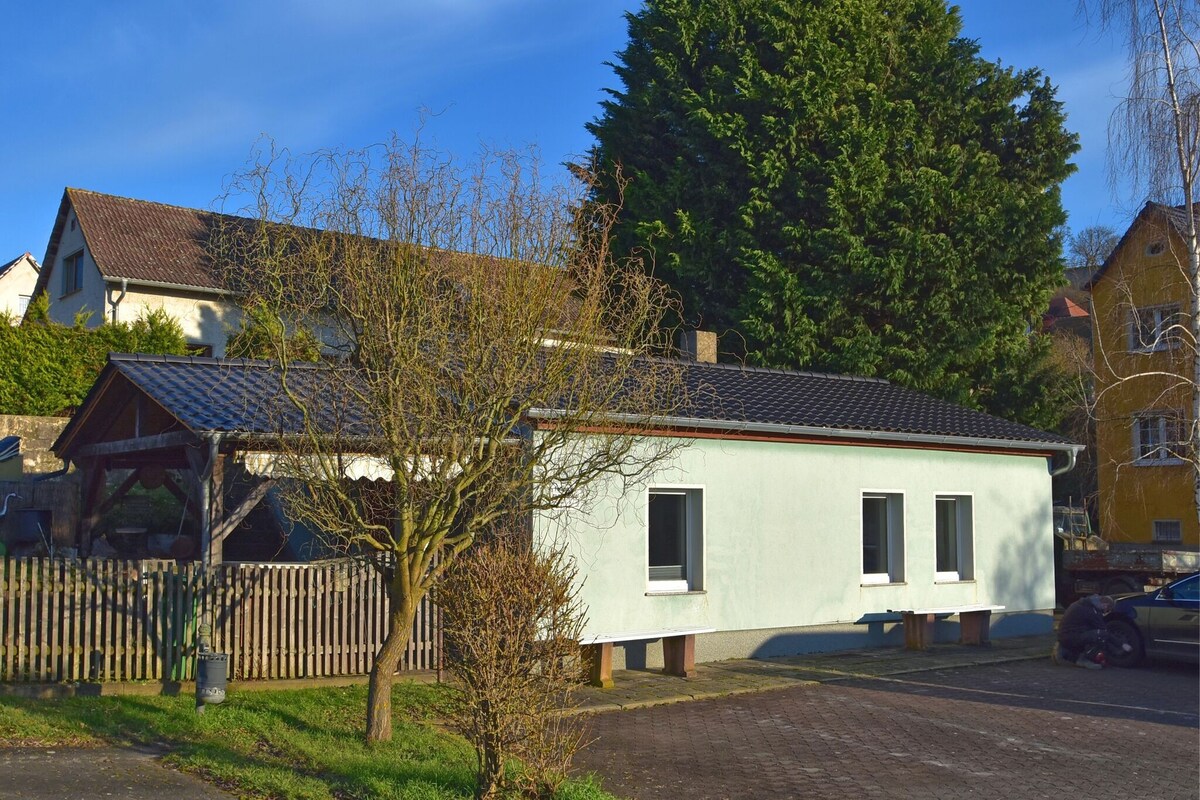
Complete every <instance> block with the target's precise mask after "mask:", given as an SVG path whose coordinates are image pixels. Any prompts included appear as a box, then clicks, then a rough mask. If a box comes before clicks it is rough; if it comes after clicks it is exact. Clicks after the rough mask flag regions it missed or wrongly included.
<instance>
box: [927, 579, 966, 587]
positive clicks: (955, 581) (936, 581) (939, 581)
mask: <svg viewBox="0 0 1200 800" xmlns="http://www.w3.org/2000/svg"><path fill="white" fill-rule="evenodd" d="M974 582H975V579H974V578H935V579H934V581H933V585H934V586H945V585H948V584H958V583H974Z"/></svg>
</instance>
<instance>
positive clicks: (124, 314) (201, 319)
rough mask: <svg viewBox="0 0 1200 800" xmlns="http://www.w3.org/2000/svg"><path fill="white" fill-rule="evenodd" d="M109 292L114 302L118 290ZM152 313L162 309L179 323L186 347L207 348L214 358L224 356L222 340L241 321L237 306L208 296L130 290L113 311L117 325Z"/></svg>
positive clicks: (150, 290) (140, 289)
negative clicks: (189, 345) (208, 347)
mask: <svg viewBox="0 0 1200 800" xmlns="http://www.w3.org/2000/svg"><path fill="white" fill-rule="evenodd" d="M110 292H111V293H112V295H113V299H116V297H117V296H119V295H120V293H121V290H120V287H119V286H117V287H112V288H111V289H110ZM156 309H162V310H163V311H166V312H167V313H168V314H170V315H171V316H172V317H174V318H175V319H177V320H179V324H180V326H181V327H182V328H183V335H184V338H186V339H187V341H188V343H189V344H203V345H209V346H211V347H212V353H213V355H214V356H216V357H218V358H220V357H221V356H223V355H225V340H226V339H227V338H228V337H229V334H230V332H231V331H232V330H234V329H236V328H237V326H238V324H239V322H240V320H241V312H240V311H239V310H238V308H237V306H235V305H234V304H232V303H227V302H224V301H222V300H216V299H213V298H212V296H211V295H208V296H205V295H200V294H191V295H187V294H184V293H182V292H168V291H165V290H155V289H150V288H147V287H140V286H139V287H134V286H130V287H129V288H128V292H127V293H126V295H125V299H124V300H122V301H121V304H120V305H119V306H118V307H117V321H118V322H133V321H134V320H135V319H137V318H138V317H139V316H141V315H142V314H144V313H146V312H147V311H150V310H156Z"/></svg>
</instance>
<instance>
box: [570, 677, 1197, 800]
mask: <svg viewBox="0 0 1200 800" xmlns="http://www.w3.org/2000/svg"><path fill="white" fill-rule="evenodd" d="M1197 678H1198V673H1197V669H1196V668H1195V667H1193V666H1188V665H1173V664H1156V665H1154V666H1152V667H1149V668H1144V669H1137V670H1118V669H1109V670H1103V671H1088V670H1081V669H1075V668H1070V667H1055V666H1053V665H1052V664H1050V663H1049V660H1046V661H1025V662H1015V663H1008V664H996V665H990V666H979V667H970V668H963V669H952V670H942V671H934V672H923V673H916V674H913V675H909V676H905V677H903V678H899V679H873V680H853V681H846V682H841V683H832V684H823V685H805V686H798V687H796V688H794V689H784V690H779V691H773V692H764V693H760V694H751V695H739V696H735V697H729V698H724V699H719V700H703V701H696V702H690V703H679V704H675V705H669V706H659V707H655V708H646V709H638V710H633V711H616V712H611V713H606V714H599V715H596V716H595V717H594V718H593V720H592V733H593V735H594V736H596V737H598V740H597V741H596V742H595V743H594V744H593V745H592V746H591V747H590V748H588V749H587V750H586V751H585V752H584V753H583V754H582V755H581V756H580V757H579V759H578V760H577V766H578V767H580V768H581V769H582V770H583V771H595V772H597V773H599V774H600V776H601V777H602V779H603V782H604V787H605V788H606V789H608V790H609V791H611V792H613V793H615V794H618V795H622V796H625V797H630V798H637V800H652V798H663V800H666V798H672V799H674V798H789V797H801V798H837V799H838V800H849V799H850V798H872V797H880V798H883V797H886V798H893V797H896V798H901V797H902V798H958V797H970V798H983V797H987V798H1011V797H1019V798H1039V797H1046V798H1072V797H1087V798H1093V799H1095V800H1099V799H1100V798H1120V800H1131V798H1163V799H1164V800H1165V799H1166V798H1189V799H1194V798H1197V797H1200V750H1198V744H1200V734H1198V729H1200V681H1198V679H1197Z"/></svg>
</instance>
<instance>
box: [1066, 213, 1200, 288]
mask: <svg viewBox="0 0 1200 800" xmlns="http://www.w3.org/2000/svg"><path fill="white" fill-rule="evenodd" d="M1195 214H1196V217H1197V220H1198V221H1200V205H1197V206H1196V207H1195ZM1154 216H1159V217H1161V218H1163V219H1165V220H1166V221H1167V222H1168V223H1170V225H1171V227H1172V228H1174V229H1175V232H1176V233H1178V234H1179V235H1180V236H1186V235H1187V229H1188V224H1187V209H1186V207H1185V206H1168V205H1163V204H1162V203H1153V202H1148V203H1146V205H1144V206H1142V210H1141V211H1139V212H1138V215H1137V216H1136V217H1134V218H1133V222H1131V223H1129V228H1128V229H1126V231H1125V233H1124V235H1122V236H1121V240H1120V241H1119V242H1117V246H1116V247H1114V248H1113V249H1112V252H1111V253H1109V254H1108V258H1106V259H1104V263H1103V264H1101V265H1100V269H1098V270H1096V273H1095V274H1094V275H1092V278H1091V280H1089V281H1088V282H1087V284H1086V285H1084V287H1083V289H1084V291H1089V292H1090V291H1091V290H1092V287H1093V286H1095V285H1096V284H1097V283H1099V282H1100V280H1101V278H1103V277H1104V273H1105V272H1107V271H1108V268H1109V266H1111V265H1112V264H1114V263H1116V260H1117V254H1118V253H1120V252H1121V250H1123V249H1124V247H1125V242H1126V241H1128V240H1129V237H1130V236H1131V235H1132V234H1133V232H1134V231H1135V230H1136V229H1137V228H1139V227H1140V226H1141V225H1142V224H1143V223H1145V222H1146V221H1147V220H1149V219H1150V218H1151V217H1154Z"/></svg>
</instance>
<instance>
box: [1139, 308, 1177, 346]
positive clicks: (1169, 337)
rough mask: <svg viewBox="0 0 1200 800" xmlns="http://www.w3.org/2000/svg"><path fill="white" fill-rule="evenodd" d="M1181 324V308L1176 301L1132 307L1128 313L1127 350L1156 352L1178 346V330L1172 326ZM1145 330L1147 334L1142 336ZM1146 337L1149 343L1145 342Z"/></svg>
mask: <svg viewBox="0 0 1200 800" xmlns="http://www.w3.org/2000/svg"><path fill="white" fill-rule="evenodd" d="M1182 324H1183V310H1182V309H1181V308H1180V307H1179V304H1178V303H1167V304H1164V305H1161V306H1144V307H1141V308H1134V309H1133V310H1132V311H1131V312H1130V313H1129V352H1131V353H1157V352H1159V351H1161V350H1174V349H1175V348H1177V347H1179V343H1180V342H1179V331H1177V330H1172V328H1174V327H1176V326H1179V325H1182ZM1143 331H1145V332H1146V333H1147V336H1143V335H1142V332H1143ZM1147 339H1148V340H1149V343H1147Z"/></svg>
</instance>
